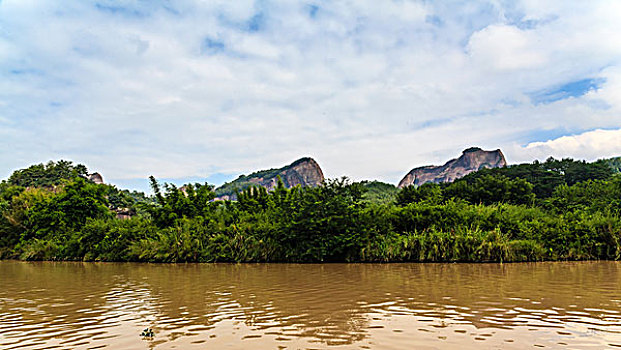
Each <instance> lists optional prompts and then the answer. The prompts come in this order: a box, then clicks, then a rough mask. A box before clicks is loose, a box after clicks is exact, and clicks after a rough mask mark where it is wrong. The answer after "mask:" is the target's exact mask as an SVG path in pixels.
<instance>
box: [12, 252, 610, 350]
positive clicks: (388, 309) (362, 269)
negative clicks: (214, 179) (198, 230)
mask: <svg viewBox="0 0 621 350" xmlns="http://www.w3.org/2000/svg"><path fill="white" fill-rule="evenodd" d="M146 328H151V329H152V331H153V336H152V337H143V336H141V332H142V331H143V330H144V329H146ZM103 348H108V349H323V348H330V349H454V348H458V349H525V348H567V349H603V348H611V349H614V348H621V263H620V262H609V261H602V262H545V263H522V264H308V265H303V264H171V265H167V264H138V263H75V262H73V263H72V262H16V261H0V349H6V350H9V349H103Z"/></svg>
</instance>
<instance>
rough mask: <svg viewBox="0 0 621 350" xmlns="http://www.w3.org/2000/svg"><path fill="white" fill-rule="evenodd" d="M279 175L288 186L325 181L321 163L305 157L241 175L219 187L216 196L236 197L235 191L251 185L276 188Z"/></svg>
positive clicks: (318, 183)
mask: <svg viewBox="0 0 621 350" xmlns="http://www.w3.org/2000/svg"><path fill="white" fill-rule="evenodd" d="M279 176H280V178H281V179H282V181H283V183H284V185H285V187H287V188H291V187H294V186H297V185H300V186H302V187H306V186H319V185H320V184H321V183H322V182H323V181H324V176H323V171H322V170H321V167H320V166H319V164H317V162H316V161H315V160H314V159H313V158H310V157H304V158H300V159H298V160H296V161H295V162H293V163H291V164H289V165H287V166H284V167H282V168H277V169H269V170H261V171H257V172H254V173H252V174H250V175H240V176H239V177H238V178H237V179H235V180H233V181H231V182H229V183H225V184H224V185H222V186H220V187H218V188H217V189H216V196H218V198H220V199H235V198H234V197H235V191H241V190H244V189H246V188H248V187H250V186H261V187H265V188H266V189H267V190H268V191H271V190H273V189H274V188H276V186H277V184H278V177H279Z"/></svg>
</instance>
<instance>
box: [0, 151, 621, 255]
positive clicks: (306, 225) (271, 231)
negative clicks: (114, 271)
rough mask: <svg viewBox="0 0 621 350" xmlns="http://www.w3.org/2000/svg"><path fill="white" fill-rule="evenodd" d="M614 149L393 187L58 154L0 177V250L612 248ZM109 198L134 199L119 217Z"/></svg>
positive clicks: (618, 210)
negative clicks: (293, 182)
mask: <svg viewBox="0 0 621 350" xmlns="http://www.w3.org/2000/svg"><path fill="white" fill-rule="evenodd" d="M612 164H614V163H613V162H607V161H598V162H595V163H586V162H578V161H573V160H570V159H564V160H555V159H549V160H547V161H546V162H542V163H540V162H535V163H532V164H521V165H516V166H512V167H508V168H503V169H492V170H482V171H479V172H477V173H473V174H471V175H469V176H467V177H465V178H464V179H462V180H459V181H456V182H454V183H452V184H441V185H439V184H426V185H422V186H420V187H407V188H404V189H402V190H397V189H396V188H395V187H394V186H392V185H388V184H383V183H380V182H362V183H351V182H350V181H348V180H347V179H337V180H328V181H326V182H325V183H324V184H323V185H322V186H319V187H314V188H308V187H307V188H301V187H294V188H291V189H288V188H286V186H285V184H283V183H282V181H281V182H279V184H278V187H277V188H276V189H275V190H274V191H272V192H268V191H267V190H265V189H264V188H256V187H248V188H246V189H244V190H243V191H242V192H240V193H238V195H237V197H238V200H237V201H214V200H213V199H214V198H215V195H216V194H215V192H214V188H213V186H210V185H208V184H189V185H186V186H184V187H183V188H177V187H176V186H174V185H170V184H163V185H161V184H159V183H158V182H157V181H156V180H155V179H154V178H151V184H152V187H153V191H154V195H153V196H152V197H145V196H144V195H142V194H139V193H135V192H134V193H129V192H127V191H120V190H118V189H116V188H114V187H113V186H108V185H97V184H94V183H92V182H90V181H88V180H86V179H85V177H84V175H85V174H87V169H86V167H84V166H82V165H76V166H73V165H72V164H71V162H64V161H60V162H58V163H49V164H48V165H45V166H44V165H35V166H32V167H30V168H28V169H24V170H20V171H17V172H15V173H14V174H13V175H12V176H11V177H10V178H9V179H8V180H6V181H3V182H2V183H1V184H0V212H1V216H0V257H3V258H18V259H39V260H40V259H47V260H56V259H62V260H100V261H154V262H187V261H196V262H211V261H237V262H246V261H256V262H259V261H261V262H262V261H275V262H332V261H369V262H371V261H379V262H385V261H535V260H558V259H615V260H618V259H620V258H621V175H618V174H616V175H615V174H614V172H615V171H614V169H613V167H612ZM119 208H124V210H126V211H130V212H131V213H132V217H131V218H130V219H119V218H117V217H116V216H117V214H118V212H119Z"/></svg>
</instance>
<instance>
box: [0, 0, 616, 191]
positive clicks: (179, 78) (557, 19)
mask: <svg viewBox="0 0 621 350" xmlns="http://www.w3.org/2000/svg"><path fill="white" fill-rule="evenodd" d="M101 4H103V5H101V6H104V8H103V9H102V8H98V7H97V6H96V3H94V2H89V1H81V2H78V3H73V4H64V3H63V4H59V3H58V4H57V3H54V2H47V1H35V0H32V1H8V0H5V1H1V2H0V134H1V135H2V141H1V142H2V144H0V145H1V146H3V147H2V151H0V164H4V165H5V168H3V169H0V172H1V173H0V177H5V176H8V175H9V173H10V171H11V170H13V169H15V168H19V167H24V166H27V165H28V164H31V163H34V162H42V161H43V162H44V161H47V160H49V159H59V158H70V159H73V160H74V161H77V162H83V163H85V164H87V165H88V166H89V167H90V168H93V169H95V170H98V171H101V172H102V173H103V174H104V176H105V177H106V179H112V180H114V179H126V178H145V177H147V176H148V175H150V174H154V175H157V176H159V177H168V178H170V177H186V176H207V175H210V174H213V173H230V174H235V173H241V172H245V173H247V172H250V171H253V170H256V169H260V168H265V167H271V166H279V165H282V164H285V163H287V162H290V161H292V160H294V159H295V158H297V157H300V156H304V155H311V156H313V157H315V158H316V159H317V160H318V161H319V163H320V164H321V165H322V166H323V167H324V171H325V173H326V174H327V175H328V176H340V175H345V174H346V175H349V176H351V177H353V178H379V179H382V180H386V181H392V182H396V181H398V180H399V179H400V177H401V176H402V175H403V174H405V173H406V172H407V171H409V170H410V169H411V168H412V167H413V166H419V165H424V164H429V163H435V164H441V163H443V162H444V161H446V160H447V159H448V158H452V157H455V156H458V155H459V154H460V152H461V150H462V149H463V148H466V147H468V146H482V147H484V148H491V149H495V148H502V149H503V150H504V151H505V154H506V155H507V157H508V158H509V159H511V160H514V161H518V160H520V161H522V160H524V161H530V160H531V159H532V158H533V157H544V158H545V157H547V156H548V155H547V154H545V155H544V153H546V152H551V153H552V152H557V151H559V150H560V149H561V146H559V145H557V144H554V147H552V146H549V145H548V146H544V145H540V146H536V147H535V146H532V147H531V148H529V147H526V146H520V145H528V144H532V142H537V141H539V142H541V141H545V140H547V139H548V138H549V137H547V135H548V134H550V133H552V134H553V135H555V137H556V136H559V135H568V134H571V135H581V133H583V132H584V131H585V130H599V129H609V130H610V129H616V128H618V127H619V125H621V98H620V97H619V96H621V93H620V91H621V73H620V72H621V44H620V42H619V40H621V39H620V38H621V37H620V36H618V35H616V33H619V32H621V21H619V18H618V17H619V16H618V13H619V12H618V7H619V5H618V4H616V3H615V2H609V1H592V2H588V3H586V2H585V3H577V2H566V1H546V2H545V3H542V2H540V1H518V2H515V3H512V4H505V3H499V2H497V1H490V2H487V1H476V2H473V1H467V2H463V3H459V2H458V3H454V4H451V5H450V6H449V5H446V4H444V3H442V2H422V1H393V2H388V3H387V2H378V1H372V0H369V1H344V2H338V3H333V2H330V3H324V2H313V3H312V4H315V5H316V6H317V8H316V10H315V12H313V13H311V9H312V7H311V6H310V5H312V4H311V3H307V4H300V3H297V2H290V1H276V2H254V1H243V2H242V1H235V2H230V1H190V0H187V1H181V2H173V3H166V4H167V5H166V6H174V8H166V7H165V6H161V4H158V3H154V2H149V4H148V6H146V5H141V4H140V3H138V4H136V3H133V2H128V3H118V2H105V1H104V2H102V3H101ZM101 6H100V7H101ZM105 6H109V8H107V9H106V8H105ZM132 6H137V7H132ZM141 6H142V7H141ZM128 7H129V8H128ZM311 14H312V15H313V16H314V17H313V16H311ZM253 18H254V19H253ZM253 21H255V22H253ZM43 23H44V24H45V25H42V24H43ZM253 23H254V29H256V30H250V29H252V28H251V27H252V26H253ZM34 24H41V25H34ZM207 39H209V40H212V41H213V42H212V45H215V46H214V47H213V48H212V50H207V49H206V48H205V45H207V44H206V43H209V41H206V40H207ZM594 78H600V79H602V83H601V85H600V86H598V88H597V89H593V90H591V91H589V92H587V93H586V94H584V95H583V96H581V95H580V94H577V96H574V97H571V98H566V99H562V100H559V101H554V102H551V103H539V104H535V103H533V102H532V101H531V97H530V96H532V94H534V93H538V92H540V91H549V90H551V89H552V90H553V89H555V88H558V87H559V86H564V85H565V84H567V83H569V82H572V81H579V80H583V79H594ZM598 132H599V131H598ZM542 135H543V136H542ZM576 137H577V136H576ZM581 140H582V141H581V142H582V144H583V146H581V147H574V148H571V147H569V146H563V147H565V150H566V154H564V156H573V157H576V158H580V157H587V156H588V157H591V156H594V155H596V153H597V152H599V151H601V152H602V153H606V152H608V151H607V149H608V150H610V152H612V151H613V150H614V148H610V147H609V148H605V147H604V146H596V145H598V144H597V138H584V139H581ZM550 142H552V141H550ZM563 142H567V141H563ZM612 142H613V141H612V140H610V141H609V143H608V144H609V145H610V144H611V143H612ZM589 144H592V145H591V146H589ZM546 147H547V148H546ZM550 147H551V148H550ZM589 147H590V148H589ZM607 147H608V146H607ZM588 149H590V150H591V151H587V150H588ZM7 150H10V151H7ZM559 152H560V151H559ZM572 152H573V153H572ZM589 152H590V153H589ZM610 152H608V153H610ZM608 153H606V154H608ZM559 154H560V153H559ZM602 156H604V155H603V154H602Z"/></svg>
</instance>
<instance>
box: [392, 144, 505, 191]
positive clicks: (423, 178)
mask: <svg viewBox="0 0 621 350" xmlns="http://www.w3.org/2000/svg"><path fill="white" fill-rule="evenodd" d="M506 165H507V162H506V160H505V156H504V155H503V154H502V152H501V151H500V150H499V149H497V150H495V151H484V150H482V149H480V148H478V147H472V148H468V149H467V150H465V151H463V153H462V155H461V156H460V157H459V158H457V159H452V160H449V161H448V162H447V163H446V164H444V165H442V166H433V165H430V166H423V167H419V168H414V169H412V171H410V172H409V173H408V174H407V175H405V177H404V178H403V179H402V180H401V181H400V182H399V188H403V187H407V186H410V185H416V186H420V185H422V184H424V183H428V182H433V183H439V182H453V181H455V180H456V179H459V178H461V177H464V176H466V175H468V174H470V173H471V172H473V171H477V170H480V169H483V168H500V167H504V166H506Z"/></svg>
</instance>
